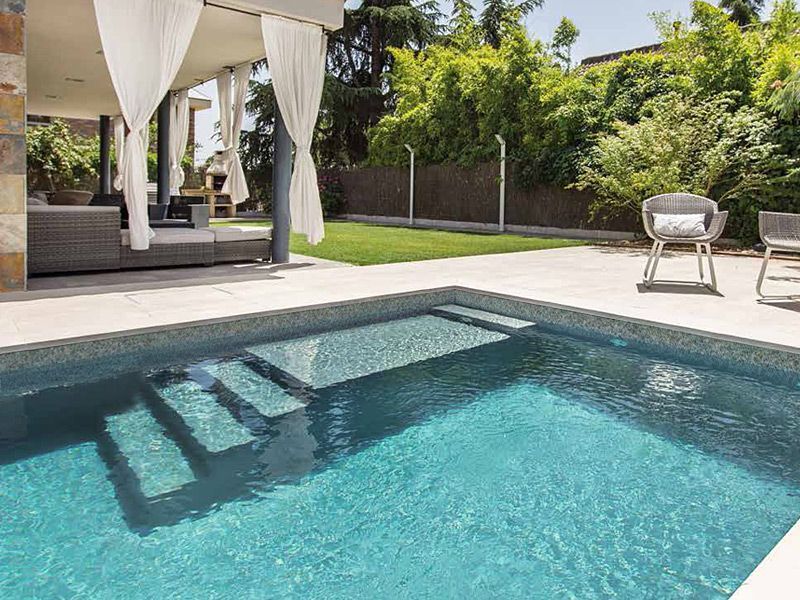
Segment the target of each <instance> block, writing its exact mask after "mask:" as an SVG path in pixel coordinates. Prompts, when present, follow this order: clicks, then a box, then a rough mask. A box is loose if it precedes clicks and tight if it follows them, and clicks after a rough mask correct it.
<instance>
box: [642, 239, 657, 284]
mask: <svg viewBox="0 0 800 600" xmlns="http://www.w3.org/2000/svg"><path fill="white" fill-rule="evenodd" d="M657 248H658V241H657V240H654V241H653V247H652V248H650V256H648V257H647V264H646V265H645V267H644V278H643V281H644V282H645V283H646V282H647V276H648V275H647V274H648V273H649V271H650V265H651V264H652V263H653V257H654V256H655V255H656V249H657Z"/></svg>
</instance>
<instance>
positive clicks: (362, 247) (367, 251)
mask: <svg viewBox="0 0 800 600" xmlns="http://www.w3.org/2000/svg"><path fill="white" fill-rule="evenodd" d="M213 225H216V226H225V225H260V226H270V223H269V222H268V221H240V222H237V223H213ZM583 243H584V242H580V241H576V240H562V239H550V238H535V237H523V236H520V235H497V234H492V233H461V232H453V231H440V230H435V229H413V228H409V227H389V226H384V225H372V224H367V223H353V222H346V221H327V222H326V223H325V239H324V240H323V241H322V242H321V243H320V244H318V245H316V246H311V245H309V244H308V243H307V242H306V241H305V236H302V235H297V234H294V233H293V234H292V236H291V240H290V244H289V250H290V251H291V252H293V253H295V254H305V255H306V256H314V257H316V258H324V259H328V260H336V261H341V262H346V263H350V264H353V265H381V264H386V263H397V262H409V261H416V260H430V259H434V258H451V257H454V256H475V255H479V254H501V253H503V252H523V251H526V250H545V249H548V248H561V247H564V246H579V245H581V244H583Z"/></svg>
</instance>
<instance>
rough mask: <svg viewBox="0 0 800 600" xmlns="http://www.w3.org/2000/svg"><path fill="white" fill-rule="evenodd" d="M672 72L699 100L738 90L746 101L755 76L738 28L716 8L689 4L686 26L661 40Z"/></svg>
mask: <svg viewBox="0 0 800 600" xmlns="http://www.w3.org/2000/svg"><path fill="white" fill-rule="evenodd" d="M664 49H665V51H666V52H667V54H668V55H669V57H670V59H671V60H672V61H673V63H674V68H675V69H676V71H678V72H680V73H681V74H682V76H684V77H687V78H688V80H689V82H690V83H691V87H692V88H693V89H694V90H695V91H696V92H697V93H698V94H699V95H700V96H702V97H713V96H717V95H719V94H722V93H725V92H727V91H739V92H741V95H740V96H739V97H740V99H741V102H742V103H743V104H746V103H747V102H748V101H749V100H750V94H751V93H752V90H753V82H754V78H755V73H756V65H757V61H756V57H755V55H754V48H753V46H752V45H751V44H750V43H749V40H748V38H747V37H746V35H745V34H744V33H743V32H742V30H741V29H740V28H739V26H738V25H736V24H735V23H733V22H731V20H730V19H729V18H728V16H727V15H726V14H725V13H724V12H723V11H722V10H720V9H719V8H716V7H714V6H712V5H710V4H707V3H706V2H701V1H699V0H695V1H694V2H692V18H691V22H690V26H689V27H676V28H675V29H674V30H673V31H672V32H671V33H670V34H669V36H668V37H667V39H666V40H665V41H664Z"/></svg>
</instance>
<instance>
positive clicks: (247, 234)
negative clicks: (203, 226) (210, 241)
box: [208, 227, 272, 242]
mask: <svg viewBox="0 0 800 600" xmlns="http://www.w3.org/2000/svg"><path fill="white" fill-rule="evenodd" d="M208 231H211V232H213V234H214V238H215V240H216V241H217V242H250V241H258V240H268V239H270V237H271V236H272V229H271V228H269V227H209V228H208Z"/></svg>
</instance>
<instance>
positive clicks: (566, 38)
mask: <svg viewBox="0 0 800 600" xmlns="http://www.w3.org/2000/svg"><path fill="white" fill-rule="evenodd" d="M580 34H581V32H580V30H579V29H578V28H577V27H576V26H575V23H573V22H572V21H571V20H569V19H568V18H567V17H562V18H561V22H560V23H559V24H558V27H556V30H555V31H554V32H553V41H552V42H551V43H550V47H551V48H552V50H553V54H554V55H555V57H556V58H557V59H558V60H560V61H561V63H562V64H563V65H564V67H565V68H566V69H567V70H568V71H569V69H570V68H571V67H572V47H573V46H574V45H575V42H577V41H578V37H579V36H580Z"/></svg>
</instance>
